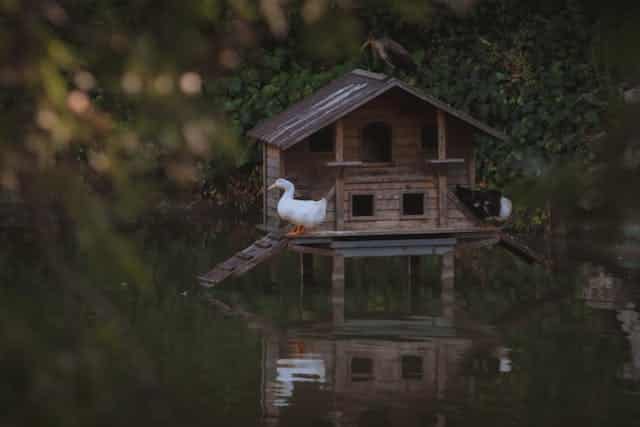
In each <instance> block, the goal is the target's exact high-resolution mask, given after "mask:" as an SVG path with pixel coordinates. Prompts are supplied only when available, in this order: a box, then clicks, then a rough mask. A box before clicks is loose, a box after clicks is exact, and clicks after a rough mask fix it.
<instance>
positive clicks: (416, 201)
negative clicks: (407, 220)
mask: <svg viewBox="0 0 640 427" xmlns="http://www.w3.org/2000/svg"><path fill="white" fill-rule="evenodd" d="M402 215H424V193H405V194H403V195H402Z"/></svg>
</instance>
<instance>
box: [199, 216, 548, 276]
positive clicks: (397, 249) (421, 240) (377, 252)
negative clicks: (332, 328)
mask: <svg viewBox="0 0 640 427" xmlns="http://www.w3.org/2000/svg"><path fill="white" fill-rule="evenodd" d="M496 243H497V244H500V245H501V246H503V247H505V248H506V249H507V250H509V251H510V252H512V253H514V254H515V255H517V256H519V257H520V258H523V259H524V260H525V261H527V262H530V263H540V264H545V260H544V258H543V257H541V256H540V255H538V254H537V253H536V252H535V251H533V250H532V249H531V248H529V247H528V246H527V245H526V244H525V243H524V242H522V241H520V240H519V239H518V238H516V237H514V236H512V235H510V234H507V233H505V232H502V231H501V230H500V229H499V228H497V227H493V226H485V227H475V228H464V229H459V228H438V229H428V230H412V229H409V230H371V231H368V230H367V231H365V230H362V231H347V230H342V231H316V232H309V233H306V234H304V235H302V236H298V237H287V236H286V235H285V234H284V232H283V230H281V229H279V230H276V231H271V232H270V233H269V234H267V235H266V236H265V237H263V238H261V239H259V240H257V241H255V242H254V243H253V244H252V245H250V246H249V247H247V248H246V249H243V250H242V251H240V252H238V253H236V254H235V255H233V256H232V257H231V258H229V259H228V260H226V261H224V262H222V263H220V264H218V265H217V266H216V267H215V268H213V269H212V270H210V271H209V272H207V273H205V274H202V275H200V276H198V277H197V278H198V280H199V281H200V284H201V285H202V286H205V287H212V286H215V285H216V284H218V283H220V282H222V281H223V280H225V279H226V278H228V277H230V276H234V277H237V276H240V275H242V274H244V273H246V272H248V271H249V270H251V269H253V268H254V267H255V266H257V265H258V264H260V263H262V262H264V261H266V260H267V259H269V258H271V257H273V256H275V255H277V254H279V253H280V252H282V251H283V250H285V249H289V250H292V251H294V252H299V253H303V254H314V255H320V256H329V257H337V258H340V259H344V258H360V257H389V256H420V255H444V254H447V253H450V252H452V251H453V250H455V248H456V247H467V248H473V247H483V246H488V245H493V244H496Z"/></svg>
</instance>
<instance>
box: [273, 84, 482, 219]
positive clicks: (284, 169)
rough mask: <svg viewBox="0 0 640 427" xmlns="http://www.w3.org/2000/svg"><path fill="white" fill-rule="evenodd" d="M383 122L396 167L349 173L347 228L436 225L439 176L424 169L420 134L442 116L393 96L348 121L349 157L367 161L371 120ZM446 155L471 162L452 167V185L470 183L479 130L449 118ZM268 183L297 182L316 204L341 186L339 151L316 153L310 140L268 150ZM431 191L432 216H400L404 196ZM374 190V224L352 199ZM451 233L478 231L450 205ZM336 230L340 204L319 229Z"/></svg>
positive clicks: (346, 149)
mask: <svg viewBox="0 0 640 427" xmlns="http://www.w3.org/2000/svg"><path fill="white" fill-rule="evenodd" d="M375 121H383V122H385V123H387V124H389V125H390V126H391V128H392V143H393V146H392V164H391V165H371V166H367V167H364V168H347V169H345V173H344V195H343V203H344V225H343V227H344V229H345V230H365V229H371V228H372V227H374V228H399V229H415V228H421V227H437V226H438V223H437V218H438V213H437V206H438V204H437V191H436V184H435V173H434V171H433V170H430V167H429V166H425V162H424V155H423V153H422V146H421V131H422V127H423V126H424V125H426V124H431V125H435V124H436V123H437V121H436V110H435V109H434V108H432V107H430V106H428V105H425V104H424V103H423V102H418V101H416V100H415V98H413V97H411V96H408V95H406V94H404V93H402V92H398V91H395V92H394V91H390V92H389V93H387V94H385V95H382V96H380V97H378V98H376V99H374V100H373V101H371V102H369V103H368V104H366V105H364V106H362V107H360V108H358V109H357V110H355V111H353V112H351V113H350V114H348V115H347V116H345V117H344V118H343V119H342V122H343V128H342V136H343V149H344V153H343V159H344V160H345V161H357V160H361V159H360V137H361V132H362V129H363V128H364V127H365V126H366V125H367V124H368V123H371V122H375ZM447 132H448V134H447V153H446V154H447V157H448V158H464V159H465V164H464V165H450V166H449V173H448V181H447V187H448V188H449V189H453V188H454V187H455V185H456V184H461V185H469V183H472V182H473V181H474V180H473V177H470V176H469V172H470V171H471V170H472V169H473V168H472V167H471V166H470V165H469V161H470V160H472V159H473V146H472V139H471V138H472V131H471V129H470V128H469V127H468V125H466V124H465V123H463V122H461V121H460V120H458V119H455V118H453V117H451V116H447ZM266 159H267V167H266V180H267V182H268V183H267V185H270V184H271V183H272V182H273V181H274V180H275V179H276V178H278V177H280V176H284V177H286V178H288V179H291V180H292V181H293V182H294V183H295V184H296V190H297V191H296V197H299V198H307V199H314V200H317V199H319V198H321V197H322V196H324V194H326V192H327V191H329V189H330V188H331V186H333V185H334V184H335V179H336V173H337V172H338V171H337V169H336V168H328V167H326V163H327V162H329V161H333V160H335V159H336V152H335V147H334V151H333V152H330V153H312V152H310V150H309V144H308V141H307V140H303V141H301V142H300V143H298V144H296V145H294V146H293V147H291V148H289V149H288V150H286V151H284V152H282V153H281V152H280V150H278V149H277V148H275V147H272V146H267V153H266ZM412 190H413V191H424V192H425V193H426V198H425V216H424V217H420V218H411V217H403V216H402V215H401V211H400V209H401V199H402V193H403V192H407V191H412ZM371 192H375V194H376V198H375V205H376V216H375V217H374V218H370V219H362V218H358V219H353V218H351V195H352V194H354V193H371ZM279 196H280V193H279V192H278V191H272V192H271V194H269V195H268V196H267V219H268V225H277V224H279V222H280V221H279V219H278V216H277V213H276V205H277V201H278V198H279ZM446 222H447V227H469V226H472V225H473V224H471V222H470V221H468V220H467V219H466V218H465V216H464V214H463V213H462V212H461V211H460V210H459V209H458V208H457V207H456V206H455V204H453V203H449V204H448V206H447V221H446ZM335 226H336V217H335V203H334V201H333V200H331V201H329V206H328V212H327V220H326V221H325V223H324V224H323V225H322V226H321V227H319V229H320V230H332V229H334V228H335Z"/></svg>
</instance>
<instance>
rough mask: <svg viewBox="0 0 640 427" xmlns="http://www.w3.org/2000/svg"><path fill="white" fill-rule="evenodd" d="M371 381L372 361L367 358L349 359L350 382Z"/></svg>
mask: <svg viewBox="0 0 640 427" xmlns="http://www.w3.org/2000/svg"><path fill="white" fill-rule="evenodd" d="M372 379H373V360H372V359H369V358H368V357H354V358H353V359H351V381H354V382H359V381H370V380H372Z"/></svg>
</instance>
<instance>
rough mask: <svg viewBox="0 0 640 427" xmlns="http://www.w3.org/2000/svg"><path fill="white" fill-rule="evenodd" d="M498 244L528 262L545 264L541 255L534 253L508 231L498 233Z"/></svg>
mask: <svg viewBox="0 0 640 427" xmlns="http://www.w3.org/2000/svg"><path fill="white" fill-rule="evenodd" d="M498 244H499V245H500V246H502V247H504V248H505V249H507V250H508V251H510V252H511V253H513V254H515V255H517V256H519V257H520V258H522V259H524V260H525V261H527V262H528V263H530V264H534V263H537V264H541V265H546V264H547V262H546V260H545V258H544V257H543V256H542V255H540V254H538V253H536V252H535V251H534V250H533V249H531V248H530V247H529V246H527V244H526V243H524V242H523V241H522V240H520V239H518V238H516V237H514V236H513V235H511V234H509V233H504V232H503V233H500V239H499V241H498Z"/></svg>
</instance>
